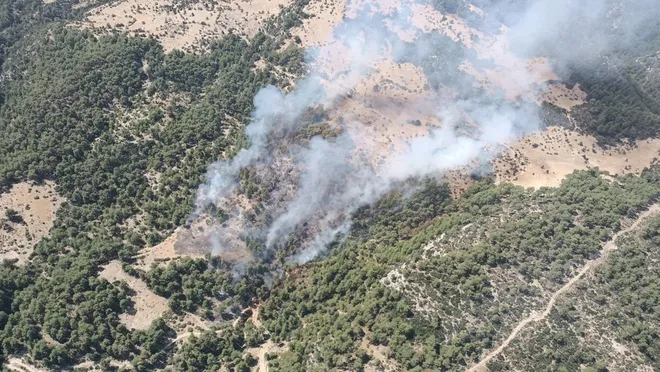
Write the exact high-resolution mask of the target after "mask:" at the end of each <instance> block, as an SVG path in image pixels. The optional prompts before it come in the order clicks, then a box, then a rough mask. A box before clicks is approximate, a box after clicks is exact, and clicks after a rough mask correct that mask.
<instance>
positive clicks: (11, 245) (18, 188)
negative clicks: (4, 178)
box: [0, 181, 63, 264]
mask: <svg viewBox="0 0 660 372" xmlns="http://www.w3.org/2000/svg"><path fill="white" fill-rule="evenodd" d="M62 201H63V198H62V197H60V196H59V195H57V193H56V192H55V184H54V183H52V182H49V181H47V182H45V183H44V184H42V185H32V184H30V183H19V184H16V185H14V186H13V187H12V189H11V190H10V191H9V192H7V193H5V194H2V195H0V216H1V218H0V221H1V225H2V226H0V259H18V264H23V263H25V261H26V260H27V258H28V256H29V255H30V254H31V253H32V248H33V247H34V245H35V244H36V243H38V242H39V240H41V238H43V237H44V236H46V235H47V234H48V232H49V231H50V228H51V227H52V226H53V221H55V213H56V212H57V210H58V209H59V207H60V204H61V203H62ZM8 209H13V210H15V211H17V212H18V213H19V215H20V216H21V217H22V218H23V223H13V222H10V221H8V220H7V219H6V216H5V213H6V211H7V210H8Z"/></svg>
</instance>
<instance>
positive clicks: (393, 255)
mask: <svg viewBox="0 0 660 372" xmlns="http://www.w3.org/2000/svg"><path fill="white" fill-rule="evenodd" d="M659 177H660V174H659V173H658V169H655V170H653V171H649V172H647V173H646V174H645V175H644V176H643V177H641V178H633V177H626V178H624V179H621V182H622V184H621V185H618V184H616V183H610V182H609V181H606V180H604V179H602V178H600V177H599V174H598V172H595V171H591V172H584V173H579V174H575V175H573V176H571V177H569V179H567V180H566V181H565V182H564V184H563V185H562V187H560V188H559V189H556V190H553V189H541V190H539V191H537V192H530V191H524V190H523V189H521V188H518V187H511V186H508V187H495V186H494V185H492V184H489V183H487V182H482V183H480V184H478V185H477V186H475V187H473V188H472V189H470V190H469V191H468V192H467V194H466V195H464V196H463V197H462V198H461V199H460V200H457V201H456V202H449V200H448V199H446V197H442V196H440V195H446V192H438V191H439V190H437V189H435V190H434V191H433V192H430V193H422V194H421V195H419V196H417V197H415V198H413V199H410V200H409V201H400V200H399V201H397V199H396V198H394V199H392V198H388V199H385V200H384V201H382V202H381V203H380V204H379V205H378V206H377V207H376V209H375V211H377V213H375V214H369V213H366V214H365V215H366V216H369V217H368V223H366V224H365V225H366V226H368V228H367V229H366V230H358V232H356V233H355V235H354V236H353V237H352V238H351V239H349V240H348V241H346V242H345V243H343V245H342V249H341V251H340V252H338V253H337V254H335V255H333V256H331V257H329V258H328V259H327V260H324V261H322V262H317V263H315V264H313V265H310V266H309V267H308V268H305V269H304V270H300V271H297V272H296V273H295V274H292V275H291V276H290V278H289V279H287V280H284V281H283V282H282V283H281V284H280V285H279V286H277V287H276V290H275V291H274V292H273V293H271V297H270V299H269V300H268V301H267V302H266V303H265V304H264V305H263V310H262V316H263V319H264V323H265V326H266V328H267V329H268V330H269V331H270V334H271V335H272V337H274V338H275V339H284V340H289V341H290V350H289V351H288V352H287V353H285V354H283V355H282V356H281V357H280V358H278V359H277V360H275V361H274V362H273V363H272V365H273V366H274V367H275V368H278V370H286V371H290V370H328V369H333V368H339V369H344V368H348V369H361V368H363V366H364V365H365V363H368V362H369V359H370V357H369V356H367V355H365V351H366V350H365V349H364V347H363V346H361V345H363V343H364V342H368V344H371V345H376V346H379V345H380V346H386V347H387V350H388V351H389V353H390V357H391V358H392V359H394V360H395V361H396V363H397V365H398V367H399V368H401V369H403V370H461V369H462V368H464V367H463V366H465V365H467V364H469V363H470V362H472V361H474V360H475V359H477V358H478V357H479V355H480V353H481V352H482V351H483V350H484V349H488V348H490V347H492V346H493V345H494V344H495V342H496V341H498V340H499V339H501V338H502V337H503V336H505V335H506V334H507V332H508V331H510V330H511V328H512V326H513V325H514V322H515V321H517V320H518V319H520V318H522V314H524V313H525V312H527V311H529V310H530V308H532V309H533V308H535V307H538V306H540V305H541V304H542V303H544V300H547V297H546V296H547V294H546V293H547V292H551V291H553V290H556V289H557V288H559V287H560V286H561V285H562V284H563V283H564V282H565V281H566V280H567V278H568V277H570V276H571V275H572V274H573V272H574V270H575V267H578V266H579V265H581V264H582V263H583V262H584V261H585V260H586V259H591V258H594V257H596V255H597V254H598V252H599V250H600V247H601V244H602V241H603V240H606V239H608V237H609V236H610V235H611V233H612V232H613V231H616V230H618V229H620V225H619V221H620V220H621V218H622V217H625V216H630V217H632V216H634V215H635V214H636V213H637V212H638V211H640V210H643V209H644V208H646V205H648V204H649V203H651V202H652V201H654V200H657V198H658V197H659V196H660V187H658V184H657V182H658V180H659V179H660V178H659ZM424 195H426V197H424ZM429 195H434V197H433V198H429V197H428V196H429ZM438 196H439V197H438ZM390 203H391V204H390ZM401 203H403V205H402V206H399V205H400V204H401ZM390 207H391V208H392V209H390ZM365 212H366V211H365ZM444 213H449V215H446V216H440V217H436V218H434V217H435V216H439V215H441V214H444ZM359 216H360V215H358V218H360V217H359ZM413 216H414V217H413ZM411 218H414V219H412V220H411ZM425 221H426V222H425ZM365 222H367V221H365ZM425 225H428V226H426V227H423V226H425ZM440 236H442V238H440V239H438V238H437V237H440ZM434 239H435V240H434ZM430 241H434V246H432V247H431V246H428V245H426V244H427V243H429V242H430ZM393 269H395V270H394V271H395V272H397V273H398V274H400V275H401V276H402V277H403V278H405V280H403V281H402V280H401V279H397V275H392V273H393ZM388 273H389V275H388ZM534 283H540V285H541V286H542V287H543V288H544V289H545V292H542V291H540V290H539V288H537V285H535V284H534ZM367 354H369V353H367Z"/></svg>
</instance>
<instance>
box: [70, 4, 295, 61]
mask: <svg viewBox="0 0 660 372" xmlns="http://www.w3.org/2000/svg"><path fill="white" fill-rule="evenodd" d="M288 3H289V2H288V0H247V1H245V0H239V1H231V2H220V3H219V5H211V4H193V5H189V6H186V7H185V8H182V9H176V10H175V9H174V8H175V7H174V4H173V2H172V1H171V0H154V1H147V0H121V1H118V2H113V3H110V4H107V5H102V6H100V7H98V8H95V9H93V10H92V11H90V12H89V14H88V16H87V18H85V19H84V20H83V21H82V22H80V23H79V24H78V26H80V27H88V28H96V29H103V28H110V29H113V28H114V29H118V30H121V31H126V32H129V33H131V34H135V35H138V34H143V35H149V36H154V37H155V38H157V39H158V40H160V42H161V43H162V44H163V48H164V49H165V50H166V51H169V50H173V49H186V50H192V49H194V48H195V47H196V46H197V45H198V44H199V43H200V42H201V41H202V40H205V39H211V38H214V37H219V36H222V35H225V34H227V33H231V32H233V33H237V34H239V35H243V36H246V37H250V36H253V35H254V34H256V33H257V32H258V31H259V30H260V29H261V27H262V25H263V22H264V20H266V19H267V18H268V17H270V16H273V15H276V14H277V13H279V11H280V9H281V7H282V6H286V5H288Z"/></svg>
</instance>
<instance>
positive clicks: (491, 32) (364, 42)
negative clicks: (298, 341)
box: [196, 0, 657, 263]
mask: <svg viewBox="0 0 660 372" xmlns="http://www.w3.org/2000/svg"><path fill="white" fill-rule="evenodd" d="M649 1H650V0H638V1H630V2H626V3H625V4H626V5H616V4H615V3H613V2H611V1H609V0H588V1H572V0H560V1H557V0H539V1H527V2H523V5H521V3H520V2H515V3H511V2H507V1H500V2H497V1H495V2H490V3H494V4H495V5H490V6H487V7H485V8H484V9H483V12H481V11H480V10H479V9H478V8H474V7H467V3H465V2H462V1H459V3H461V4H462V5H461V7H459V8H460V11H459V14H461V15H462V18H459V17H456V16H455V15H451V14H440V13H438V12H437V11H435V10H433V9H432V8H431V7H430V6H428V5H424V4H420V3H414V2H410V1H406V0H402V1H401V2H400V3H399V4H397V6H396V8H395V9H388V8H386V7H385V6H379V5H378V4H376V3H374V4H371V5H369V4H367V5H365V4H349V6H348V7H347V9H349V8H350V9H351V12H353V13H355V14H353V15H352V16H351V17H347V18H345V19H344V21H343V22H342V23H341V24H340V25H338V26H336V27H335V30H334V34H333V38H332V40H331V41H330V42H328V43H327V44H325V45H324V46H321V47H316V48H310V49H309V50H308V52H307V59H306V62H307V64H308V65H309V66H310V68H311V69H312V72H311V73H310V74H309V75H308V76H307V77H306V78H304V79H303V80H301V81H299V82H297V84H296V85H295V89H293V90H292V91H291V92H289V93H284V92H282V91H280V90H279V89H278V88H276V87H273V86H269V87H265V88H263V89H262V90H261V91H260V92H259V93H258V94H257V95H256V96H255V98H254V105H255V109H254V112H253V113H252V122H251V123H250V124H249V125H248V126H247V127H246V129H245V134H246V136H247V138H248V139H249V142H250V146H249V147H248V148H245V149H243V150H241V151H240V152H239V153H238V154H237V155H236V156H235V157H234V158H232V159H229V160H226V161H220V162H217V163H215V164H213V165H211V166H210V167H209V169H208V175H207V180H206V182H205V184H204V185H202V186H201V187H200V189H199V192H198V196H197V202H196V203H197V213H198V214H199V213H203V212H204V211H205V210H207V209H208V207H209V206H210V205H213V206H214V207H216V208H218V209H219V210H221V211H222V212H223V214H224V216H225V218H226V221H225V222H224V225H223V228H221V229H220V230H219V231H218V233H217V234H216V236H217V241H214V242H213V244H214V246H216V247H218V248H217V249H218V250H219V251H227V250H231V249H234V245H240V244H242V245H245V243H244V242H245V241H251V242H257V245H258V246H259V247H260V248H259V249H258V250H259V252H260V254H261V256H262V257H273V256H275V255H282V254H284V255H285V256H286V260H288V261H291V262H296V263H304V262H307V261H309V260H311V259H313V258H315V257H317V256H318V255H319V253H321V252H323V251H324V250H325V249H326V247H327V246H328V245H329V244H330V243H331V242H333V241H334V240H336V239H338V238H341V237H342V236H344V235H346V234H347V233H348V232H349V231H350V228H351V226H350V217H351V214H352V213H354V212H355V211H356V209H357V208H359V207H361V206H364V205H367V204H371V203H374V202H375V201H377V200H378V199H379V198H381V197H382V196H383V195H385V194H386V193H389V192H391V191H394V190H400V189H401V188H403V187H409V186H404V185H408V184H407V183H406V181H407V180H409V179H411V178H420V177H429V176H431V177H441V176H442V175H443V174H444V173H445V172H447V171H449V170H452V169H456V168H461V167H466V166H472V165H473V164H475V162H476V163H483V162H487V161H488V160H490V159H491V158H492V157H493V156H494V155H495V154H496V153H497V149H501V148H502V147H503V146H506V145H507V144H508V143H510V142H511V141H513V140H515V139H516V138H519V137H521V136H523V135H525V134H528V133H530V132H533V131H536V130H538V129H539V128H541V127H542V125H543V124H542V122H541V120H540V116H539V113H540V106H539V105H538V104H537V102H527V101H525V99H527V98H526V97H529V96H530V95H531V96H534V94H536V93H538V91H540V90H542V89H543V88H544V87H545V85H546V84H548V82H549V81H550V80H552V79H550V78H544V77H543V76H542V75H543V74H544V73H543V72H538V71H535V70H534V68H530V67H529V66H530V64H529V63H526V62H525V61H526V60H525V58H531V57H538V56H544V55H548V56H550V57H552V58H551V60H550V61H548V62H547V64H548V65H550V64H552V65H553V66H554V68H555V70H559V71H564V70H566V69H567V68H569V67H570V66H571V64H573V63H576V61H579V62H580V63H584V61H596V60H597V57H599V56H603V55H605V54H607V53H608V52H609V51H610V50H611V49H612V48H615V47H616V48H620V47H621V46H622V45H623V44H625V43H626V42H628V41H629V40H632V38H631V35H635V34H637V33H638V32H639V26H640V25H641V24H643V22H644V21H645V19H646V17H647V16H648V14H649V13H650V12H641V10H642V9H643V7H644V6H651V7H655V8H657V5H653V4H651V3H650V2H649ZM649 4H650V5H649ZM624 8H625V9H624ZM628 10H630V11H628ZM431 11H433V12H435V13H433V12H431ZM645 14H646V15H645ZM425 17H426V18H425ZM433 17H435V18H433ZM447 17H449V18H447ZM429 18H432V20H435V21H436V24H435V25H428V24H427V23H429V21H428V19H429ZM425 19H426V21H425ZM462 19H469V20H470V24H469V25H468V24H466V23H465V22H463V21H462ZM425 22H426V23H425ZM502 23H505V24H506V26H507V27H501V26H502ZM493 24H495V25H498V27H497V28H493V27H492V25H493ZM567 32H569V33H570V32H573V34H572V35H568V38H567ZM571 38H573V40H571ZM543 53H545V54H543ZM383 61H393V62H394V63H399V64H403V63H407V64H414V65H416V66H418V67H417V68H418V69H421V70H422V71H423V73H424V75H425V76H426V78H427V79H428V83H427V84H426V85H427V86H426V87H425V88H426V89H425V91H424V92H415V93H416V94H415V95H413V94H411V95H410V97H409V99H406V100H403V101H402V100H401V98H400V97H395V96H392V95H388V94H385V93H383V92H381V89H382V87H381V85H383V84H385V83H383V81H385V80H388V78H387V77H386V76H383V75H382V74H381V71H378V66H382V63H383ZM594 63H595V62H594ZM466 66H472V67H473V68H474V69H475V70H478V71H480V72H479V73H467V72H466V71H467V70H468V67H466ZM489 74H490V75H489ZM482 75H483V76H489V77H490V76H492V75H496V76H499V77H501V79H502V80H504V81H505V84H504V85H507V84H508V83H509V82H513V83H515V85H516V89H518V90H520V91H524V92H525V94H519V95H518V96H516V97H514V98H513V99H512V97H510V94H505V93H503V92H502V89H486V88H484V84H483V78H482V77H481V76H482ZM374 76H376V77H378V78H380V80H378V79H377V78H374ZM369 79H372V80H373V79H375V80H377V81H379V83H378V84H371V85H369V84H370V83H365V81H369ZM387 84H390V85H396V84H393V83H387ZM365 87H367V88H368V89H367V88H365ZM399 88H400V87H399ZM397 89H398V88H397ZM503 89H504V90H506V89H507V88H506V87H505V88H503ZM420 90H421V89H420ZM401 92H404V93H405V92H406V90H405V89H403V90H401ZM404 93H402V94H404ZM408 93H409V92H408ZM408 93H406V94H408ZM527 93H529V94H527ZM356 105H357V106H359V107H362V108H363V109H364V111H365V112H369V113H372V114H371V115H372V116H370V118H374V117H375V118H377V119H374V120H372V119H369V121H370V122H363V121H362V120H363V118H362V116H364V115H362V116H361V115H360V110H359V109H358V110H353V109H352V108H354V107H355V106H356ZM360 105H362V106H360ZM393 108H394V109H393ZM392 111H397V112H398V115H396V116H395V117H392V115H391V113H392ZM379 115H380V116H379ZM414 115H418V116H417V118H418V119H416V120H410V119H406V118H413V117H415V116H414ZM422 120H423V121H424V124H425V125H423V126H422V127H421V128H422V129H419V128H417V127H415V128H413V127H414V126H415V125H417V126H419V125H421V123H422ZM411 122H412V124H411ZM415 122H417V124H415ZM436 122H437V123H440V125H435V124H429V123H436ZM411 128H412V129H415V130H417V131H418V132H416V133H417V134H416V135H409V136H401V138H395V139H393V140H392V139H389V140H386V139H383V137H384V136H385V135H384V134H383V133H382V132H386V133H389V134H392V133H399V132H405V131H408V130H409V129H411ZM315 130H317V131H318V132H322V133H321V134H317V135H312V136H311V138H307V137H305V135H302V134H301V133H303V134H304V133H312V134H314V133H316V132H314V131H315ZM419 130H422V131H423V133H422V135H419ZM324 131H325V132H326V133H325V134H323V132H324ZM255 190H256V191H255ZM240 195H243V197H241V196H240ZM255 195H256V196H255ZM246 198H247V199H248V200H249V201H247V202H246V201H245V199H246ZM278 252H279V253H278ZM282 252H284V253H282Z"/></svg>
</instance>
